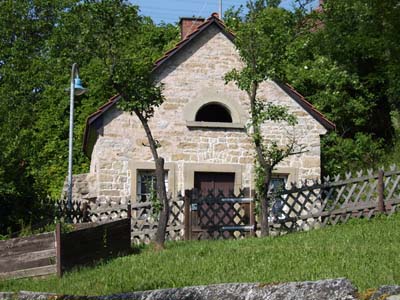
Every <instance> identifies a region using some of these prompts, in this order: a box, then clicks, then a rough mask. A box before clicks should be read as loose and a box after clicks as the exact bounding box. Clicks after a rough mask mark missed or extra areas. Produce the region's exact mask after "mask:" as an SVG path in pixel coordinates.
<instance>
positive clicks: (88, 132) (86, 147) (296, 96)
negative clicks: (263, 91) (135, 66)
mask: <svg viewBox="0 0 400 300" xmlns="http://www.w3.org/2000/svg"><path fill="white" fill-rule="evenodd" d="M214 24H215V25H216V26H218V27H219V28H220V29H221V31H222V33H223V34H225V36H226V37H228V38H229V39H230V40H231V41H233V40H234V39H235V34H234V33H233V32H232V31H230V30H229V29H228V28H227V27H226V25H225V23H224V22H223V21H222V20H221V19H220V18H219V16H218V13H213V14H212V15H211V16H210V17H209V18H208V19H207V20H205V21H204V23H202V24H200V25H199V26H197V28H196V29H195V30H194V31H193V32H191V33H190V34H188V35H187V36H186V37H185V38H184V39H183V40H181V41H180V42H179V43H177V44H176V45H175V47H174V48H172V49H171V50H169V51H167V52H166V53H165V54H164V55H163V56H162V57H161V58H159V59H158V60H157V61H156V62H155V63H154V68H153V72H156V71H157V70H159V69H160V68H161V66H163V65H164V64H165V63H166V62H167V61H170V59H171V58H172V57H174V56H175V55H177V54H178V53H180V52H181V51H182V50H183V49H184V48H185V47H186V46H187V45H188V44H189V43H190V42H191V41H192V40H193V39H195V38H196V37H197V36H199V35H200V34H201V33H202V32H203V31H205V30H206V29H207V28H209V27H210V26H212V25H214ZM275 83H276V84H278V86H279V87H280V88H282V89H283V90H284V91H285V92H286V93H287V94H288V95H289V96H290V97H291V98H292V99H293V100H295V101H296V102H297V103H298V104H299V105H300V106H301V107H302V108H303V109H304V110H305V111H307V112H308V113H309V114H310V115H311V116H313V117H314V118H315V119H316V120H317V121H318V122H319V123H320V124H321V125H322V126H324V127H325V128H326V129H327V130H333V129H335V124H334V123H332V122H331V121H329V120H328V119H327V118H326V117H325V116H324V115H323V114H322V113H321V112H319V111H318V110H317V109H316V108H315V107H314V106H313V105H312V104H311V103H310V102H308V101H307V100H306V99H305V98H304V97H303V96H302V95H301V94H300V93H299V92H297V91H296V90H295V89H294V88H293V87H292V86H290V85H289V84H286V83H281V82H277V81H275ZM120 98H121V97H120V96H119V95H115V96H113V97H112V98H110V99H109V100H108V102H107V103H105V104H104V105H102V106H101V107H99V108H98V110H97V111H96V112H94V113H93V114H91V115H90V116H89V117H88V118H87V119H86V126H85V132H84V139H83V151H84V152H85V154H86V155H87V156H88V157H90V155H91V152H92V148H93V145H94V141H95V139H96V137H97V136H96V134H97V133H96V128H94V127H97V126H98V124H99V123H98V121H99V120H101V119H100V118H101V116H103V115H104V113H105V112H106V111H108V110H109V109H110V108H111V107H113V106H114V104H115V103H117V102H118V100H119V99H120ZM94 125H97V126H94ZM91 142H93V145H92V143H91Z"/></svg>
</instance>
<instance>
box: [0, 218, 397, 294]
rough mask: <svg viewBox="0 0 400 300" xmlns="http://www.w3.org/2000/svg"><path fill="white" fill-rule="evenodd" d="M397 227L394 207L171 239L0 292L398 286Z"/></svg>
mask: <svg viewBox="0 0 400 300" xmlns="http://www.w3.org/2000/svg"><path fill="white" fill-rule="evenodd" d="M399 226H400V215H399V214H396V215H393V216H391V217H379V218H376V219H373V220H371V221H367V220H355V221H352V222H351V223H350V224H346V225H335V226H331V227H326V228H323V229H320V230H312V231H309V232H298V233H291V234H287V235H284V236H280V237H270V238H248V239H242V240H218V241H190V242H170V243H167V245H166V249H165V250H164V251H162V252H156V251H153V250H152V248H151V247H148V248H139V249H138V250H137V252H139V254H136V255H130V256H126V257H121V258H117V259H113V260H110V261H108V262H106V263H104V264H102V265H100V266H97V267H95V268H83V269H81V270H76V271H73V272H70V273H67V274H65V276H64V277H63V278H61V279H59V278H57V277H55V276H52V277H47V278H41V279H37V280H32V279H20V280H9V281H0V291H20V290H29V291H40V292H52V293H58V294H74V295H107V294H114V293H123V292H132V291H139V290H148V289H158V288H176V287H184V286H194V285H205V284H216V283H224V282H264V283H273V282H291V281H305V280H319V279H326V278H339V277H345V278H348V279H350V280H351V281H352V282H353V283H354V284H355V286H356V287H358V288H359V290H360V291H362V290H365V289H367V288H377V287H378V286H380V285H399V284H400V275H399V272H398V270H399V268H400V257H399V252H398V249H399V248H400V231H399V230H398V228H399ZM177 266H185V268H177ZM266 270H268V271H266Z"/></svg>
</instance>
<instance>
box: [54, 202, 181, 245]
mask: <svg viewBox="0 0 400 300" xmlns="http://www.w3.org/2000/svg"><path fill="white" fill-rule="evenodd" d="M56 206H57V211H58V213H57V214H58V215H59V217H60V218H62V219H65V220H71V221H72V222H73V223H75V224H77V223H92V222H95V223H107V222H110V221H115V220H119V219H124V218H126V217H127V216H128V211H129V210H131V240H132V242H134V243H148V242H150V240H151V239H152V238H153V237H154V235H155V233H156V231H157V223H158V221H157V217H156V213H155V212H154V208H153V205H152V203H151V202H134V203H133V204H130V202H129V201H128V200H126V199H124V200H123V201H121V202H120V203H115V202H105V203H93V202H77V201H73V202H72V209H68V206H67V202H66V201H59V202H57V204H56ZM183 212H184V201H183V197H181V196H178V197H176V198H175V199H172V200H171V201H170V218H169V222H168V226H167V235H166V238H167V240H180V239H183V235H184V214H183Z"/></svg>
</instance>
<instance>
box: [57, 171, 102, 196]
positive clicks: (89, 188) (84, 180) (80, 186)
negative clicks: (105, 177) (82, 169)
mask: <svg viewBox="0 0 400 300" xmlns="http://www.w3.org/2000/svg"><path fill="white" fill-rule="evenodd" d="M96 186H97V182H96V178H95V176H94V175H93V174H89V173H87V174H79V175H73V176H72V200H74V201H79V202H82V201H89V200H91V199H93V198H95V197H97V187H96ZM67 193H68V180H67V179H65V181H64V187H63V190H62V193H61V199H67Z"/></svg>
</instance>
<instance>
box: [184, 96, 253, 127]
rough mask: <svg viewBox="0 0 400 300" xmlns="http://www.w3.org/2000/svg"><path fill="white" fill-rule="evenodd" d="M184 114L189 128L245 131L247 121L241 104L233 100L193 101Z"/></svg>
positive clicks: (187, 105)
mask: <svg viewBox="0 0 400 300" xmlns="http://www.w3.org/2000/svg"><path fill="white" fill-rule="evenodd" d="M183 113H184V118H185V121H186V125H187V126H188V127H211V128H236V129H243V128H244V127H245V123H246V120H247V117H246V114H245V112H244V110H243V109H242V107H241V106H240V104H239V103H237V102H236V101H235V100H231V99H229V100H226V99H218V100H212V101H210V100H207V97H205V98H204V99H197V100H193V101H190V102H189V103H188V104H186V106H185V108H184V112H183Z"/></svg>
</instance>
